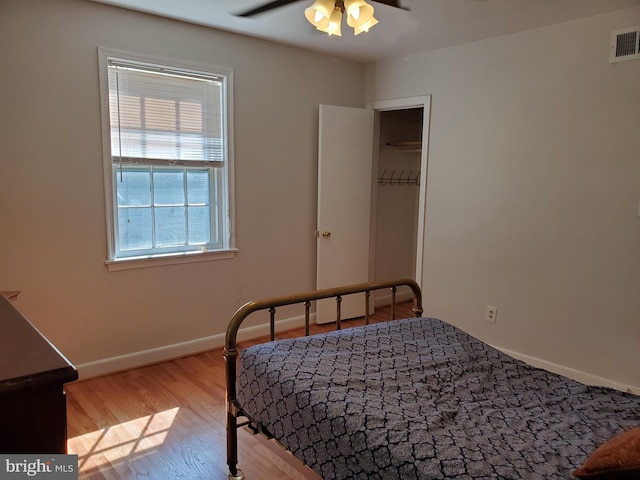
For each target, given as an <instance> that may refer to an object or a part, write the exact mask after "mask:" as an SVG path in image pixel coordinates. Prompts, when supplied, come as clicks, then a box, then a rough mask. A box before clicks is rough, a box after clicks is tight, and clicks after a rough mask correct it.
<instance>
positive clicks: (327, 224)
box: [316, 105, 374, 323]
mask: <svg viewBox="0 0 640 480" xmlns="http://www.w3.org/2000/svg"><path fill="white" fill-rule="evenodd" d="M373 124H374V111H373V110H365V109H360V108H348V107H336V106H330V105H320V129H319V142H318V225H317V228H318V233H317V235H318V239H317V288H318V289H322V288H331V287H337V286H340V285H348V284H353V283H361V282H367V281H369V261H370V258H369V241H370V217H371V182H372V178H371V172H372V168H373V167H372V164H373ZM364 309H365V299H364V296H363V295H357V296H348V297H344V298H343V299H342V303H341V318H342V319H347V318H354V317H359V316H362V315H364V313H365V312H364ZM336 310H337V308H336V302H335V300H333V299H328V300H321V301H318V302H317V304H316V322H318V323H327V322H333V321H335V320H336Z"/></svg>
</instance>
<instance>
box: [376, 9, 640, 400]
mask: <svg viewBox="0 0 640 480" xmlns="http://www.w3.org/2000/svg"><path fill="white" fill-rule="evenodd" d="M636 25H640V8H634V9H630V10H624V11H620V12H614V13H610V14H605V15H600V16H595V17H591V18H587V19H582V20H578V21H572V22H568V23H563V24H558V25H554V26H551V27H547V28H541V29H536V30H531V31H527V32H523V33H519V34H514V35H509V36H504V37H500V38H495V39H490V40H486V41H482V42H477V43H473V44H467V45H463V46H460V47H455V48H449V49H443V50H438V51H433V52H429V53H423V54H420V55H413V56H409V57H402V58H395V59H390V60H388V61H384V62H380V63H378V64H377V65H371V66H369V67H368V71H367V78H368V85H367V90H368V97H369V98H368V100H369V101H379V100H385V99H392V98H399V97H410V96H415V95H425V94H431V95H432V110H431V135H430V152H429V169H428V186H427V212H426V225H427V231H426V251H425V261H424V278H423V280H422V284H423V288H424V295H425V300H426V312H427V314H429V315H433V316H437V317H440V318H443V319H445V320H447V321H449V322H451V323H453V324H456V325H458V326H460V327H462V328H463V329H464V330H467V331H468V332H470V333H472V334H474V335H476V336H478V337H480V338H482V339H484V340H486V341H488V342H490V343H492V344H495V345H497V346H500V347H503V348H505V349H510V350H513V351H515V352H519V353H521V354H525V355H530V356H533V357H537V358H541V359H544V360H546V361H548V362H552V363H555V364H557V365H559V366H563V367H567V368H573V369H576V370H579V371H581V372H586V373H588V374H591V375H595V376H600V377H604V378H606V379H609V380H612V381H613V382H620V383H622V384H626V385H631V386H635V387H636V388H640V368H639V366H640V218H639V217H638V208H639V206H638V202H639V201H640V183H639V181H640V134H638V132H639V131H640V89H638V86H639V85H640V61H637V60H636V61H628V62H623V63H618V64H610V63H609V61H608V58H609V41H610V35H611V32H612V30H615V29H618V28H623V27H631V26H636ZM489 304H490V305H494V306H497V307H498V316H497V323H496V324H495V325H494V324H490V323H488V322H486V321H485V320H484V317H485V309H486V306H487V305H489ZM638 391H640V390H638Z"/></svg>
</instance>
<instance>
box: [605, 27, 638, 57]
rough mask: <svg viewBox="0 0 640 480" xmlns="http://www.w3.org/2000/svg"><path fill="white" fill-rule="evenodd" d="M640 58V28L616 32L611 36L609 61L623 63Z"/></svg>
mask: <svg viewBox="0 0 640 480" xmlns="http://www.w3.org/2000/svg"><path fill="white" fill-rule="evenodd" d="M639 58H640V27H633V28H625V29H623V30H616V31H614V32H613V33H612V34H611V55H610V58H609V61H610V62H611V63H613V62H622V61H623V60H635V59H639Z"/></svg>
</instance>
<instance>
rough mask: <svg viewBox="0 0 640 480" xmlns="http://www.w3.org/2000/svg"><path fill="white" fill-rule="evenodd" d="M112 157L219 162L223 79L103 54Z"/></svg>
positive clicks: (159, 161)
mask: <svg viewBox="0 0 640 480" xmlns="http://www.w3.org/2000/svg"><path fill="white" fill-rule="evenodd" d="M108 75H109V112H110V124H111V152H112V157H113V160H114V162H120V163H131V162H133V163H137V162H138V161H139V159H146V160H145V162H144V163H146V164H160V165H166V164H171V165H185V166H198V165H200V166H203V165H205V164H210V165H211V166H219V165H220V164H221V163H222V162H224V161H225V145H224V139H225V132H224V122H223V119H222V118H221V113H222V112H224V108H223V106H224V103H223V95H224V91H223V90H224V88H223V87H224V83H223V79H222V78H219V77H216V76H215V75H207V74H202V73H199V72H198V73H196V72H188V76H187V74H186V73H185V72H184V71H173V70H171V69H169V68H164V67H158V66H153V65H147V64H139V63H135V62H131V61H123V60H116V59H109V61H108Z"/></svg>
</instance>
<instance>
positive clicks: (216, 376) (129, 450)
mask: <svg viewBox="0 0 640 480" xmlns="http://www.w3.org/2000/svg"><path fill="white" fill-rule="evenodd" d="M396 316H397V317H398V318H404V317H411V316H413V314H412V312H411V304H410V303H403V304H399V305H398V306H397V313H396ZM387 318H389V308H388V307H384V308H378V309H377V310H376V313H375V314H374V315H372V317H371V322H372V323H374V322H379V321H384V320H386V319H387ZM362 323H363V321H362V320H348V321H344V322H343V328H347V327H350V326H355V325H360V324H362ZM334 328H335V326H334V325H333V324H328V325H312V327H311V333H312V334H314V333H320V332H323V331H330V330H333V329H334ZM301 334H303V330H294V331H290V332H284V333H282V334H279V335H278V338H285V337H292V336H299V335H301ZM255 343H259V342H258V341H253V342H243V343H242V344H241V345H240V346H241V347H247V346H249V345H252V344H255ZM66 391H67V411H68V413H67V415H68V437H69V441H68V449H69V453H73V454H77V455H78V463H79V474H80V475H79V478H80V479H108V480H125V479H126V480H128V479H150V480H155V479H157V480H174V479H184V480H196V479H202V480H205V479H206V480H223V479H227V474H228V470H227V465H226V433H225V406H224V400H225V374H224V360H223V358H222V349H217V350H212V351H209V352H205V353H201V354H198V355H193V356H189V357H184V358H180V359H176V360H172V361H168V362H163V363H160V364H156V365H152V366H148V367H143V368H137V369H134V370H128V371H125V372H122V373H117V374H113V375H108V376H104V377H98V378H93V379H89V380H85V381H81V382H77V383H73V384H70V385H68V386H67V387H66ZM238 437H239V438H238V443H239V446H238V450H239V453H238V457H239V464H238V466H239V468H241V469H242V470H243V471H244V473H245V475H246V478H247V480H271V479H307V480H318V479H320V477H319V476H318V475H317V474H316V473H315V472H313V471H312V470H311V469H309V468H307V467H306V466H304V465H303V464H302V463H301V462H299V461H298V460H297V459H296V458H295V457H294V456H293V455H291V454H290V453H289V452H287V451H286V450H285V449H284V448H282V447H280V446H279V445H278V444H276V443H275V442H274V441H269V440H267V439H266V438H264V437H262V436H261V435H253V434H252V433H251V432H250V431H249V430H248V429H246V428H241V429H240V431H239V433H238Z"/></svg>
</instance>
